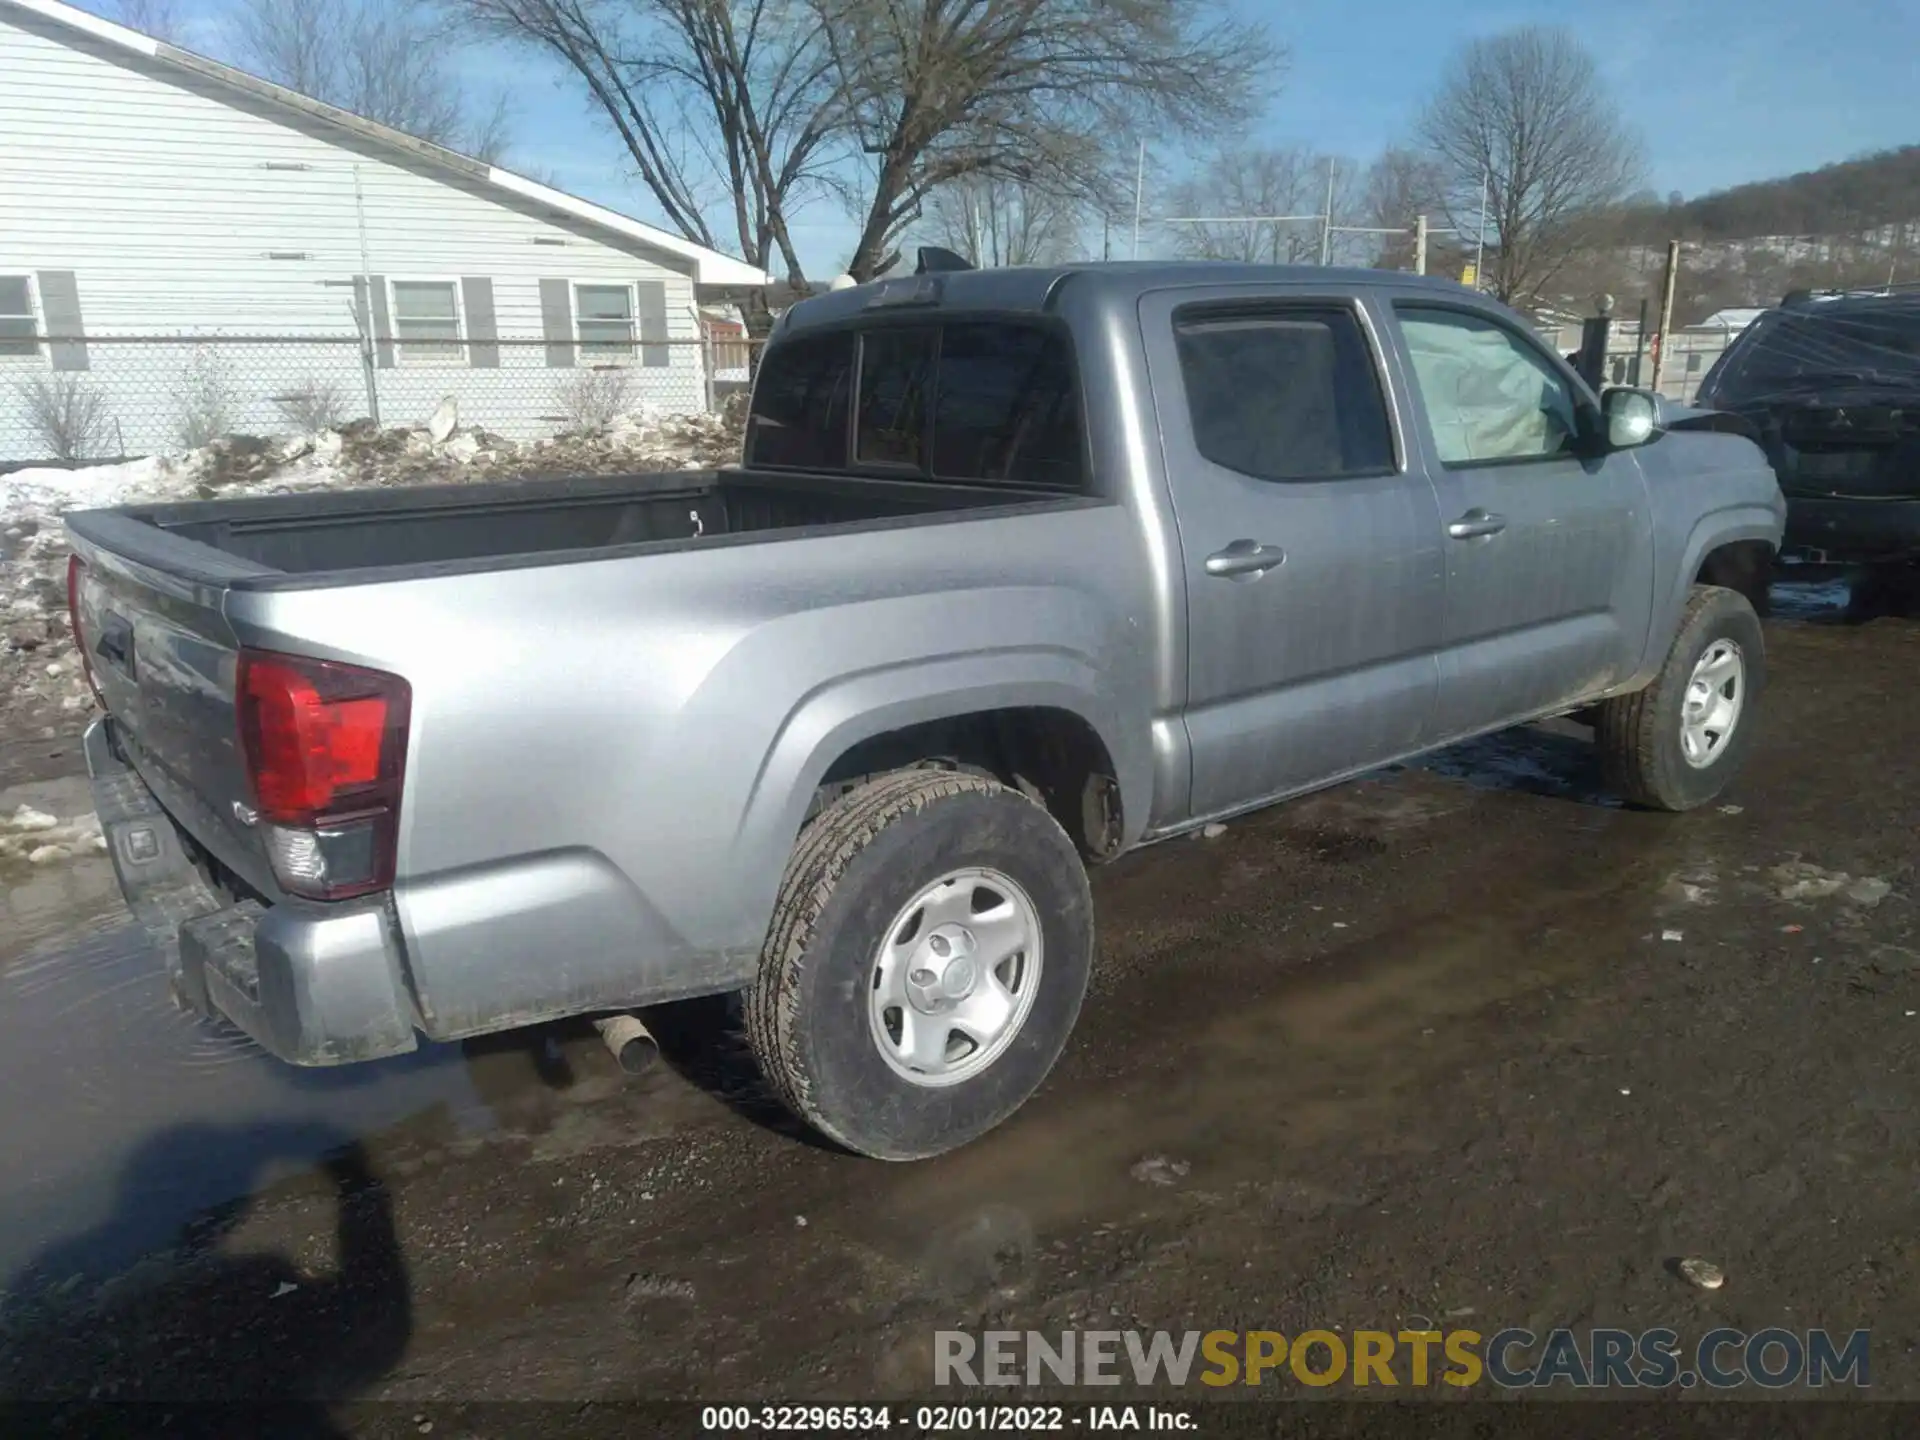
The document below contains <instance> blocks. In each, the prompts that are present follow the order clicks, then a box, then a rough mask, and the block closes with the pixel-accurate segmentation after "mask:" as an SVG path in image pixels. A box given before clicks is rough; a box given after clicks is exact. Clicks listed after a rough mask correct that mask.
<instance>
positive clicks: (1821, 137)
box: [90, 0, 1920, 276]
mask: <svg viewBox="0 0 1920 1440" xmlns="http://www.w3.org/2000/svg"><path fill="white" fill-rule="evenodd" d="M90 3H91V4H92V6H93V8H97V9H99V10H101V11H102V12H103V13H106V14H109V15H111V14H113V13H114V12H115V0H90ZM1232 3H1235V4H1236V5H1237V7H1238V8H1239V9H1240V11H1241V13H1242V14H1243V15H1245V16H1247V17H1249V18H1263V19H1264V20H1265V22H1266V23H1267V25H1268V26H1269V28H1270V29H1271V30H1272V32H1273V34H1274V35H1275V37H1276V38H1277V39H1278V40H1279V41H1280V42H1281V43H1282V44H1284V45H1285V46H1286V47H1287V49H1288V50H1289V52H1290V53H1289V57H1288V61H1287V64H1286V67H1285V70H1284V72H1283V73H1282V74H1281V75H1279V76H1277V77H1276V85H1275V93H1274V96H1273V99H1272V100H1271V101H1270V102H1269V103H1268V105H1267V106H1266V110H1265V114H1264V115H1263V116H1262V118H1261V119H1260V121H1259V122H1258V123H1257V124H1256V125H1255V126H1254V127H1253V131H1252V134H1251V135H1250V136H1249V141H1250V142H1251V143H1258V142H1261V141H1266V142H1271V143H1274V144H1299V145H1306V146H1310V147H1312V148H1314V149H1317V150H1322V151H1326V152H1330V153H1335V154H1344V155H1351V156H1353V157H1355V158H1356V159H1359V160H1363V161H1364V160H1365V159H1367V158H1370V157H1371V156H1372V155H1374V154H1376V153H1377V152H1378V151H1379V150H1380V149H1382V148H1383V147H1384V146H1386V145H1389V144H1391V143H1393V142H1394V141H1395V140H1396V139H1399V138H1401V137H1403V136H1404V135H1405V134H1406V133H1407V131H1408V130H1409V128H1410V127H1411V125H1412V122H1413V118H1414V116H1415V115H1416V114H1417V113H1418V111H1419V109H1420V106H1421V104H1422V103H1423V101H1424V100H1425V98H1426V96H1427V95H1428V94H1429V93H1430V91H1431V90H1432V88H1433V85H1434V83H1435V80H1436V78H1437V76H1438V74H1439V71H1440V69H1441V66H1442V65H1443V64H1444V63H1445V61H1446V59H1447V57H1448V56H1449V54H1450V53H1451V52H1452V51H1453V50H1454V49H1455V48H1456V47H1457V46H1459V45H1460V44H1461V43H1462V42H1463V41H1466V40H1469V39H1471V38H1473V37H1474V36H1477V35H1485V34H1492V33H1494V32H1496V31H1499V30H1503V29H1507V28H1509V27H1511V26H1514V25H1521V24H1527V23H1530V22H1534V23H1551V24H1565V25H1568V26H1570V27H1571V28H1572V29H1573V30H1574V31H1575V33H1576V34H1577V35H1578V36H1579V37H1580V39H1581V40H1582V41H1584V42H1585V43H1586V45H1587V46H1588V48H1589V49H1590V50H1591V51H1592V52H1593V54H1594V55H1595V57H1596V59H1597V60H1598V62H1599V64H1600V67H1601V70H1602V73H1603V75H1604V77H1605V79H1606V82H1607V84H1608V85H1609V87H1610V88H1611V90H1612V92H1613V94H1614V95H1615V97H1616V98H1617V99H1618V100H1619V101H1620V102H1621V106H1622V108H1623V110H1624V111H1625V113H1626V114H1627V116H1628V118H1629V120H1630V121H1631V122H1632V123H1633V124H1635V125H1636V126H1637V127H1638V129H1639V130H1640V133H1641V135H1642V138H1643V140H1644V142H1645V146H1646V152H1647V161H1648V175H1647V183H1648V184H1649V185H1650V186H1652V188H1654V189H1655V190H1656V191H1658V192H1659V193H1661V194H1663V195H1664V194H1665V193H1667V192H1668V191H1669V190H1679V191H1681V192H1682V193H1684V194H1686V195H1689V196H1691V195H1697V194H1700V193H1703V192H1705V191H1708V190H1714V189H1720V188H1722V187H1725V186H1728V185H1737V184H1740V183H1742V182H1744V181H1748V180H1760V179H1766V178H1768V177H1770V176H1775V175H1784V174H1789V173H1792V172H1793V171H1796V170H1806V169H1812V168H1815V167H1817V166H1819V165H1822V164H1826V163H1828V162H1829V161H1834V160H1843V159H1846V158H1849V157H1850V156H1854V155H1858V154H1862V153H1864V152H1867V151H1872V150H1879V149H1885V148H1888V147H1890V146H1894V145H1901V144H1909V143H1915V142H1920V104H1916V94H1917V93H1920V86H1917V85H1916V80H1917V79H1920V4H1916V3H1914V0H1817V3H1812V0H1657V3H1656V0H1613V3H1612V4H1610V5H1606V6H1580V7H1573V6H1567V5H1565V4H1559V5H1549V4H1546V3H1544V0H1534V3H1527V0H1506V3H1501V0H1490V3H1487V4H1483V5H1480V6H1478V7H1474V6H1468V5H1461V4H1435V3H1431V0H1371V3H1368V0H1346V3H1328V0H1266V3H1261V0H1232ZM174 9H175V12H176V14H177V15H178V16H179V17H180V20H181V22H182V28H183V30H184V35H183V42H184V43H186V44H188V45H190V46H192V47H193V48H196V49H202V50H205V51H207V52H208V53H210V54H213V55H216V56H220V57H221V58H225V55H224V50H225V45H224V41H223V37H222V25H221V20H220V16H221V13H222V3H221V0H174ZM461 64H462V72H463V74H464V75H465V76H466V77H467V78H468V79H469V80H470V81H471V82H472V83H473V84H474V86H475V87H476V89H480V90H484V91H487V92H488V93H491V92H492V91H493V90H494V89H496V88H501V87H507V88H510V89H511V91H512V93H513V95H514V97H515V101H516V115H515V121H514V146H513V149H512V151H511V153H510V154H509V156H508V159H507V164H508V165H509V167H510V168H516V169H523V170H530V171H534V172H538V173H541V174H543V175H550V176H551V177H552V179H553V180H554V181H555V183H557V184H559V185H560V186H561V187H562V188H563V189H566V190H570V191H573V192H574V193H576V194H578V195H581V196H584V197H585V198H587V199H590V200H594V201H597V202H599V203H601V204H604V205H608V206H611V207H613V208H615V209H619V210H623V211H625V212H627V213H629V214H632V215H636V216H638V217H640V218H641V219H644V220H651V221H655V222H657V221H658V220H659V214H658V211H657V209H656V208H655V206H654V205H653V203H652V200H651V197H650V196H648V195H647V193H646V191H645V189H644V187H642V186H639V185H638V184H635V183H633V182H632V181H631V179H630V178H629V171H628V168H627V166H626V165H625V164H624V163H623V162H624V154H625V152H624V150H623V149H622V147H621V146H620V144H619V143H618V141H617V140H615V139H614V138H613V137H612V135H611V134H610V133H609V132H608V131H607V130H605V129H604V128H603V127H602V126H601V125H599V124H598V123H596V122H595V121H594V120H593V118H592V117H591V116H590V115H589V114H588V112H587V110H586V107H585V103H584V101H583V100H582V99H581V97H580V94H579V92H578V91H577V89H575V88H574V87H573V86H571V85H570V84H569V83H568V81H567V79H566V77H565V75H564V74H562V73H560V72H559V69H558V67H557V66H556V65H554V64H552V63H551V62H548V61H545V60H544V59H542V58H539V57H533V56H529V55H528V54H527V53H525V52H521V51H517V50H515V51H508V50H504V49H501V48H498V47H489V48H487V49H484V50H481V51H478V52H476V53H474V54H472V55H470V56H467V57H465V58H464V59H463V60H462V62H461ZM1168 159H1169V161H1170V162H1171V166H1172V167H1176V168H1177V166H1178V164H1179V163H1180V162H1179V159H1178V157H1177V156H1172V157H1168ZM1176 178H1177V177H1176ZM1146 210H1147V213H1148V214H1149V215H1151V214H1152V213H1153V211H1154V197H1153V195H1152V194H1151V193H1148V195H1147V196H1146ZM795 228H796V232H797V233H796V239H797V241H798V242H799V244H800V246H801V249H802V257H801V258H802V260H803V262H804V263H805V264H806V266H807V268H808V271H809V273H810V274H812V275H815V276H826V275H830V274H832V273H833V272H834V271H835V270H837V269H838V268H839V267H840V266H841V265H842V264H843V263H844V262H845V259H846V257H847V254H848V252H849V251H850V250H851V248H852V244H853V238H854V225H853V222H852V220H851V219H850V218H849V217H847V216H846V215H845V214H844V213H843V212H842V211H841V210H840V209H839V208H838V207H837V206H835V205H834V204H832V203H831V202H820V203H818V204H815V205H813V206H811V207H810V208H809V209H808V210H807V211H806V212H805V213H804V214H802V215H801V216H800V217H798V221H797V224H796V227H795Z"/></svg>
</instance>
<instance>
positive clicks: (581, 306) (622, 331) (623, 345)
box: [573, 285, 633, 364]
mask: <svg viewBox="0 0 1920 1440" xmlns="http://www.w3.org/2000/svg"><path fill="white" fill-rule="evenodd" d="M573 307H574V313H575V314H577V315H578V316H579V317H580V318H579V321H578V324H579V327H580V353H581V356H582V357H583V358H584V359H585V360H586V362H587V363H588V364H593V363H595V362H596V361H597V362H599V363H601V364H605V363H606V362H608V361H610V360H627V359H631V358H632V356H633V287H632V286H630V285H576V286H574V287H573Z"/></svg>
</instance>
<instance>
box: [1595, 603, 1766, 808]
mask: <svg viewBox="0 0 1920 1440" xmlns="http://www.w3.org/2000/svg"><path fill="white" fill-rule="evenodd" d="M1766 678H1767V653H1766V642H1765V640H1764V639H1763V637H1762V635H1761V631H1760V620H1759V617H1758V616H1756V615H1755V614H1754V612H1753V606H1752V605H1751V604H1749V603H1748V602H1747V600H1746V598H1745V597H1744V596H1741V595H1739V594H1737V593H1735V592H1734V591H1732V590H1726V589H1722V588H1721V587H1719V586H1717V585H1696V586H1694V587H1693V593H1692V594H1691V595H1690V596H1689V597H1688V599H1687V606H1686V609H1685V611H1684V612H1683V613H1682V615H1681V617H1680V628H1679V632H1678V633H1677V634H1676V635H1675V636H1674V639H1673V646H1672V648H1671V649H1669V650H1668V652H1667V659H1666V663H1665V664H1664V665H1662V666H1661V667H1660V673H1659V674H1658V675H1656V676H1655V677H1654V678H1653V682H1652V683H1651V684H1650V685H1648V686H1647V687H1646V689H1644V690H1640V691H1637V692H1635V693H1634V694H1632V695H1618V696H1615V697H1614V698H1613V699H1611V700H1606V701H1603V702H1601V704H1600V706H1599V707H1598V714H1597V715H1596V717H1595V725H1594V739H1595V741H1596V743H1597V744H1598V745H1599V747H1600V755H1601V759H1602V762H1603V764H1604V765H1605V767H1606V771H1607V780H1608V784H1609V785H1610V786H1611V788H1612V789H1613V790H1614V791H1615V792H1616V793H1618V794H1619V795H1620V796H1621V797H1622V798H1623V799H1625V800H1627V801H1629V802H1630V803H1632V804H1635V805H1643V806H1646V807H1647V808H1649V809H1653V810H1692V809H1694V808H1696V807H1698V806H1701V805H1705V804H1707V803H1708V802H1709V801H1711V800H1713V799H1714V798H1715V797H1716V796H1718V795H1719V794H1720V792H1721V791H1722V790H1724V789H1726V787H1727V784H1728V782H1730V781H1731V780H1732V779H1733V777H1734V774H1735V772H1737V771H1738V770H1739V768H1740V766H1741V763H1742V762H1743V761H1744V760H1745V758H1746V754H1747V751H1748V750H1749V749H1750V748H1751V747H1752V744H1753V732H1754V721H1755V719H1756V716H1757V712H1758V710H1759V701H1760V696H1761V692H1762V691H1763V690H1764V689H1765V686H1766Z"/></svg>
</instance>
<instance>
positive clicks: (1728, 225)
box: [1621, 145, 1920, 248]
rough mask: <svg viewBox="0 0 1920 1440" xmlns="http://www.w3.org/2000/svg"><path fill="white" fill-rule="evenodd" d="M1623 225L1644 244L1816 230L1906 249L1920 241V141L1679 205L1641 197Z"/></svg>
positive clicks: (1625, 231)
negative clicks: (1917, 143)
mask: <svg viewBox="0 0 1920 1440" xmlns="http://www.w3.org/2000/svg"><path fill="white" fill-rule="evenodd" d="M1621 230H1622V238H1623V239H1625V240H1626V241H1627V242H1628V243H1630V244H1632V243H1638V244H1643V245H1654V244H1663V243H1665V242H1666V241H1668V240H1693V241H1705V242H1714V241H1738V240H1756V239H1763V238H1767V239H1771V238H1776V237H1781V236H1814V237H1821V238H1832V239H1840V238H1843V237H1844V238H1847V239H1852V240H1858V241H1864V242H1867V243H1879V244H1881V245H1885V246H1888V247H1889V248H1905V247H1908V246H1912V245H1913V244H1914V243H1915V241H1916V240H1920V145H1906V146H1902V147H1901V148H1900V149H1898V150H1884V151H1882V152H1880V153H1879V154H1877V155H1868V156H1865V157H1863V158H1861V159H1858V160H1843V161H1840V162H1839V163H1838V164H1834V165H1823V166H1822V167H1821V168H1820V169H1818V170H1805V171H1802V172H1801V173H1800V174H1798V175H1783V176H1781V177H1780V178H1779V179H1777V180H1759V181H1755V182H1754V183H1753V184H1751V185H1736V186H1734V187H1733V188H1732V189H1730V190H1716V191H1714V192H1713V193H1712V194H1710V195H1702V196H1699V197H1698V198H1696V199H1693V200H1683V201H1680V202H1679V203H1677V204H1676V203H1674V202H1673V201H1671V200H1670V201H1668V202H1667V203H1664V204H1662V203H1660V202H1658V201H1654V200H1653V199H1652V197H1651V196H1646V197H1642V198H1641V199H1640V201H1639V203H1636V204H1632V205H1629V206H1628V207H1627V208H1626V210H1625V212H1624V213H1623V214H1622V216H1621Z"/></svg>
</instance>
